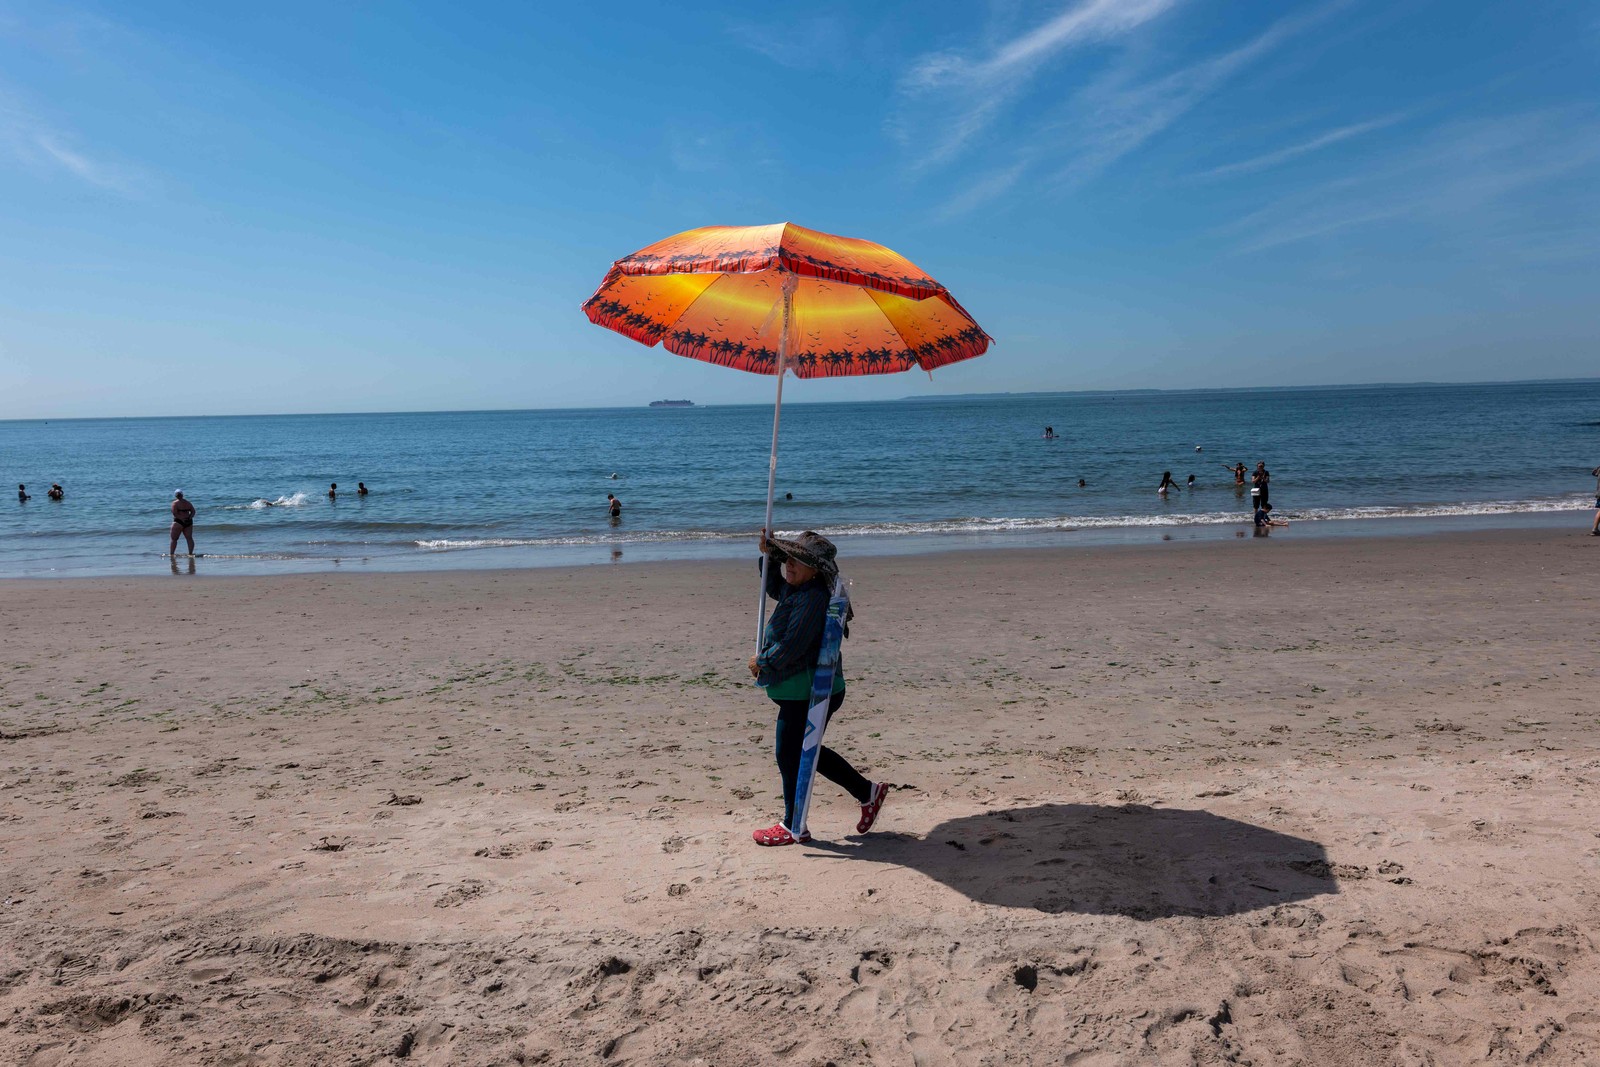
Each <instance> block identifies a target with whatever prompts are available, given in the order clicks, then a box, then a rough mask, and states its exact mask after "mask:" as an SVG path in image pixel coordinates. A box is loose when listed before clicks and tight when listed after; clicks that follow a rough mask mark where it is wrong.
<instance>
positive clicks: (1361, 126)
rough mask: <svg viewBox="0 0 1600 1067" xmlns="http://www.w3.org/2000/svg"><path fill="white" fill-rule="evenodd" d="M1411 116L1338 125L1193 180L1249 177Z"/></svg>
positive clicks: (1397, 114)
mask: <svg viewBox="0 0 1600 1067" xmlns="http://www.w3.org/2000/svg"><path fill="white" fill-rule="evenodd" d="M1413 114H1414V112H1413V111H1409V110H1408V111H1397V112H1395V113H1394V114H1392V115H1384V116H1382V117H1381V118H1375V119H1369V120H1367V121H1366V122H1353V123H1351V124H1350V125H1348V126H1340V127H1338V128H1337V129H1332V130H1329V131H1327V132H1326V133H1321V134H1318V135H1317V136H1315V137H1313V138H1311V139H1310V140H1306V141H1301V142H1300V143H1299V144H1293V145H1290V146H1289V147H1287V148H1280V149H1278V150H1277V151H1275V152H1266V153H1264V154H1262V155H1259V156H1255V157H1253V158H1250V159H1243V160H1240V161H1239V162H1237V163H1229V164H1226V165H1224V166H1221V167H1213V168H1212V169H1210V170H1207V171H1202V172H1201V173H1200V174H1197V175H1196V177H1198V178H1225V177H1231V176H1233V175H1235V174H1249V173H1251V172H1253V171H1258V170H1266V169H1268V168H1269V167H1276V166H1277V165H1278V164H1279V163H1287V162H1289V161H1290V160H1291V159H1298V158H1299V157H1300V156H1305V155H1310V154H1311V153H1313V152H1317V151H1320V150H1322V149H1324V148H1329V147H1332V146H1333V145H1336V144H1339V143H1340V142H1341V141H1348V140H1350V139H1351V138H1353V137H1360V136H1362V135H1363V134H1368V133H1375V132H1377V131H1378V130H1383V129H1387V128H1389V127H1390V126H1393V125H1395V124H1397V123H1400V122H1404V121H1405V120H1406V119H1408V118H1410V117H1411V116H1412V115H1413Z"/></svg>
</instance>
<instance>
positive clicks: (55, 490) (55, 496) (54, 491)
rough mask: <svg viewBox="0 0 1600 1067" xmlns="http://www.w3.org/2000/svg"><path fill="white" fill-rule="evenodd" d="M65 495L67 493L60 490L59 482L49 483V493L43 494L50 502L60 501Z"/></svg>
mask: <svg viewBox="0 0 1600 1067" xmlns="http://www.w3.org/2000/svg"><path fill="white" fill-rule="evenodd" d="M66 495H67V491H66V490H65V489H63V488H61V483H60V482H51V483H50V491H49V492H48V493H46V494H45V496H47V497H49V498H50V499H51V500H61V499H64V498H65V497H66Z"/></svg>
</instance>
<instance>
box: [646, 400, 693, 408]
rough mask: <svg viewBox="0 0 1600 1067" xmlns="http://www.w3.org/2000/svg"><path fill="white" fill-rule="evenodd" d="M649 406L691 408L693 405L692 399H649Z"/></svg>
mask: <svg viewBox="0 0 1600 1067" xmlns="http://www.w3.org/2000/svg"><path fill="white" fill-rule="evenodd" d="M650 406H651V407H653V408H692V407H694V401H693V400H652V401H650Z"/></svg>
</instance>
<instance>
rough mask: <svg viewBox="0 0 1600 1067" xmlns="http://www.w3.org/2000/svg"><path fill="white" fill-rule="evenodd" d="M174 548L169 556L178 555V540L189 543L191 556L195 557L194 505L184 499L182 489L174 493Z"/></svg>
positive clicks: (169, 549)
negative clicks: (181, 539)
mask: <svg viewBox="0 0 1600 1067" xmlns="http://www.w3.org/2000/svg"><path fill="white" fill-rule="evenodd" d="M171 532H172V546H171V547H170V548H168V549H167V555H169V556H176V555H177V554H178V538H179V537H180V536H181V537H182V538H183V539H184V540H185V541H187V542H188V543H189V555H191V556H192V555H194V505H193V504H191V503H189V502H188V501H187V500H185V499H184V498H183V490H182V489H174V490H173V492H172V531H171Z"/></svg>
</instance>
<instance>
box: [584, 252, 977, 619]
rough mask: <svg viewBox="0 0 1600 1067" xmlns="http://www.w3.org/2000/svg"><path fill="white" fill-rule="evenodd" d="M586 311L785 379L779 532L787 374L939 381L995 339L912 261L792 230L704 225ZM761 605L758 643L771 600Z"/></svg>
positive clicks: (696, 353) (622, 265)
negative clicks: (912, 376)
mask: <svg viewBox="0 0 1600 1067" xmlns="http://www.w3.org/2000/svg"><path fill="white" fill-rule="evenodd" d="M583 311H584V314H586V315H588V316H589V321H591V322H593V323H595V324H597V325H600V326H604V327H606V328H607V329H611V330H615V331H616V332H618V333H620V334H622V335H624V336H626V337H631V338H633V339H634V340H635V341H638V342H639V343H640V344H644V345H655V344H660V345H662V347H664V348H666V350H667V351H669V352H674V353H677V354H678V355H680V356H688V357H689V358H690V359H700V360H704V361H706V362H707V363H716V364H720V365H721V366H724V367H734V368H736V369H738V370H744V371H750V372H751V373H753V374H771V375H774V376H775V377H776V378H777V380H778V385H777V399H776V402H775V403H774V405H773V410H772V451H771V455H770V457H769V458H768V462H767V511H766V521H765V523H764V524H763V526H762V529H764V530H768V531H770V530H771V529H772V495H773V490H774V488H775V486H776V481H777V474H778V423H779V419H780V418H781V416H782V413H783V379H784V375H785V374H786V373H788V374H793V375H795V376H796V377H797V378H832V377H841V376H850V375H858V374H893V373H895V372H896V371H903V370H910V369H911V368H913V367H920V368H922V369H923V370H926V371H930V372H931V371H932V370H933V369H934V368H935V367H942V366H944V365H946V364H948V363H956V362H958V361H960V360H963V359H971V358H972V357H974V356H980V355H982V354H983V353H984V351H985V350H986V349H988V347H989V343H990V340H991V338H990V337H989V335H988V334H986V333H984V332H983V330H982V328H980V327H979V326H978V324H977V323H976V322H975V321H974V320H973V318H972V316H971V315H969V314H968V313H967V311H966V309H965V308H963V307H962V306H961V305H960V304H958V303H957V302H956V299H955V297H953V296H951V295H950V291H949V290H948V289H946V288H945V287H944V286H942V285H940V284H939V283H938V282H936V281H934V280H933V279H932V278H931V277H929V276H928V274H927V272H925V271H924V270H922V269H921V268H920V267H918V266H916V264H914V263H912V262H911V261H910V260H908V259H906V258H905V257H904V256H901V255H899V254H898V253H896V252H893V251H891V250H890V249H888V248H885V247H884V246H883V245H880V244H876V243H874V242H872V241H863V240H859V239H857V238H853V237H838V236H835V235H833V234H831V233H822V232H820V231H817V230H808V229H806V228H805V227H804V226H796V225H795V224H794V223H792V222H780V223H774V224H773V225H770V226H703V227H701V228H699V229H695V230H686V231H684V232H683V233H680V234H678V235H676V236H674V237H668V238H667V239H666V240H664V241H658V242H656V243H655V244H653V245H650V246H649V247H647V248H642V249H640V250H639V251H637V252H635V253H634V254H633V255H631V256H627V257H625V258H623V259H619V260H617V261H616V262H615V263H613V264H612V266H611V270H610V271H609V272H607V274H606V276H605V280H604V281H602V282H601V283H600V288H599V289H597V290H595V294H594V295H593V296H591V297H590V298H589V299H588V300H587V301H585V302H584V305H583ZM763 588H764V586H763ZM758 597H759V600H760V606H759V607H758V609H757V614H758V619H757V623H756V641H757V643H758V644H759V643H760V639H761V629H762V627H763V626H764V625H765V622H766V598H765V596H764V595H761V594H758Z"/></svg>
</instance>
